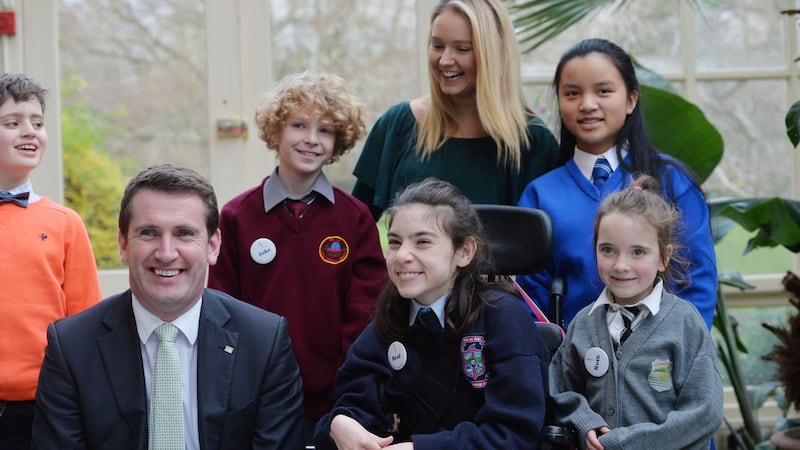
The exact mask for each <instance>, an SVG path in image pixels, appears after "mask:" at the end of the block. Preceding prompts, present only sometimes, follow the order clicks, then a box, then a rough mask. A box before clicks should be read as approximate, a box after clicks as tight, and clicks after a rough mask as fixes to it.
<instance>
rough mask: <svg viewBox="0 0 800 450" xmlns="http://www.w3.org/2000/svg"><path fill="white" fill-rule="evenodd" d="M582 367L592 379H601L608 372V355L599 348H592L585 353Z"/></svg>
mask: <svg viewBox="0 0 800 450" xmlns="http://www.w3.org/2000/svg"><path fill="white" fill-rule="evenodd" d="M583 365H584V366H586V371H587V372H589V374H590V375H592V376H593V377H602V376H603V375H605V374H606V372H607V371H608V354H606V352H605V350H603V349H602V348H600V347H592V348H590V349H589V350H587V351H586V356H584V357H583Z"/></svg>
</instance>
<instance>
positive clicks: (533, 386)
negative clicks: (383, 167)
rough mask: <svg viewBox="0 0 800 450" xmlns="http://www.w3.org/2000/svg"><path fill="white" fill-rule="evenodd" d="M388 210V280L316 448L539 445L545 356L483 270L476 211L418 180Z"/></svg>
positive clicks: (527, 324)
mask: <svg viewBox="0 0 800 450" xmlns="http://www.w3.org/2000/svg"><path fill="white" fill-rule="evenodd" d="M387 214H388V219H389V231H388V241H389V249H388V252H387V255H386V267H387V269H388V273H389V278H390V282H389V283H387V286H386V288H385V290H384V291H383V292H382V293H381V295H380V296H379V297H378V300H377V308H376V312H375V319H374V321H373V322H372V323H370V325H368V326H367V328H366V329H365V330H364V332H363V333H362V334H361V335H360V336H359V337H358V339H357V340H356V341H355V343H354V344H353V345H352V347H350V351H349V353H348V355H347V359H346V360H345V362H344V364H343V366H342V367H341V368H340V369H339V372H338V374H337V376H336V382H335V391H336V403H335V405H334V408H333V410H332V411H331V412H330V413H329V414H328V415H326V416H324V417H323V418H322V419H320V421H319V422H318V424H317V428H316V431H315V435H314V444H315V445H316V448H317V449H318V450H324V449H333V448H339V449H379V448H390V449H417V450H420V449H440V448H458V449H465V450H468V449H487V448H492V449H521V448H538V436H539V433H540V432H541V429H542V425H543V422H544V416H545V399H546V393H547V364H548V360H549V355H548V352H547V349H546V346H545V343H544V341H543V340H542V338H541V336H540V335H539V334H538V332H537V331H536V327H535V324H534V322H533V320H532V319H531V317H530V315H529V314H528V313H527V312H526V310H525V307H524V306H523V304H522V302H521V301H520V300H519V298H518V297H516V296H515V295H514V294H512V292H513V291H512V290H509V287H508V286H507V285H506V284H496V283H490V282H487V281H485V278H484V277H482V276H481V274H485V273H488V254H487V251H488V250H487V245H486V242H484V240H483V237H482V232H481V225H480V221H479V220H478V215H477V213H476V212H475V209H474V208H473V207H472V205H471V204H470V202H469V200H468V199H467V198H466V197H464V196H463V195H462V194H461V193H460V192H459V191H458V190H457V189H456V188H455V187H454V186H453V185H451V184H449V183H447V182H444V181H441V180H437V179H433V178H427V179H425V180H423V181H421V182H418V183H415V184H412V185H410V186H409V187H408V188H406V189H405V190H404V191H403V192H402V193H401V194H399V196H398V197H397V200H396V201H395V204H394V206H393V207H391V208H390V209H389V210H388V211H387Z"/></svg>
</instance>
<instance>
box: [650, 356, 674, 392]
mask: <svg viewBox="0 0 800 450" xmlns="http://www.w3.org/2000/svg"><path fill="white" fill-rule="evenodd" d="M647 382H648V383H649V384H650V387H651V388H653V389H655V391H656V392H664V391H668V390H670V389H671V388H672V361H670V360H668V359H656V360H654V361H653V362H652V363H651V364H650V374H649V375H648V376H647Z"/></svg>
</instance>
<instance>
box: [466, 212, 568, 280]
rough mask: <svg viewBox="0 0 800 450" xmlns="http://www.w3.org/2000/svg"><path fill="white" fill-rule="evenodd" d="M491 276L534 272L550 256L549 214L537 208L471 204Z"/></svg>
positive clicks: (544, 264)
mask: <svg viewBox="0 0 800 450" xmlns="http://www.w3.org/2000/svg"><path fill="white" fill-rule="evenodd" d="M475 209H476V210H477V211H478V216H479V217H480V220H481V224H483V228H484V234H485V235H486V239H487V240H488V241H489V252H490V253H491V255H492V259H493V260H494V266H495V272H494V274H495V275H517V274H529V273H535V272H538V271H540V270H542V269H544V268H545V266H546V265H547V261H548V260H549V259H550V245H551V240H552V235H553V230H552V225H551V223H550V216H548V215H547V213H545V212H544V211H542V210H540V209H532V208H523V207H519V206H506V205H475Z"/></svg>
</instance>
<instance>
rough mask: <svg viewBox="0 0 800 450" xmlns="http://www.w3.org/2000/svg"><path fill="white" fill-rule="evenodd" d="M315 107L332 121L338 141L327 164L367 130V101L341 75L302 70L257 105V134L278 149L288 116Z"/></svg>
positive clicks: (270, 145)
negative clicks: (351, 89)
mask: <svg viewBox="0 0 800 450" xmlns="http://www.w3.org/2000/svg"><path fill="white" fill-rule="evenodd" d="M306 110H308V111H313V112H316V113H319V114H320V115H321V116H322V117H325V118H327V119H330V120H331V121H332V122H333V127H334V131H335V133H336V141H335V143H334V145H333V156H332V157H331V160H330V161H328V164H330V163H333V162H336V161H337V160H338V159H339V157H340V156H342V155H344V154H345V153H347V152H348V151H349V150H350V149H352V148H353V147H354V146H355V144H356V142H357V141H358V140H359V139H361V138H362V137H364V135H365V134H366V126H365V125H364V104H363V103H362V102H361V101H360V100H358V99H357V98H356V97H355V96H354V95H353V94H351V93H350V89H349V88H348V86H347V83H346V82H345V81H344V79H342V78H341V77H339V76H337V75H332V74H317V73H311V72H303V73H298V74H292V75H287V76H286V77H284V78H283V79H282V80H281V81H280V82H278V85H277V86H275V88H274V89H273V90H272V91H271V92H270V93H269V94H268V96H267V98H266V99H265V100H264V102H263V103H262V104H261V106H259V107H258V108H257V109H256V126H258V129H259V134H258V137H259V138H261V140H263V141H264V142H266V143H267V148H270V149H272V150H278V143H279V142H280V139H281V132H282V131H283V128H284V127H285V126H286V120H287V119H288V117H289V116H290V115H291V114H293V113H295V112H298V111H306Z"/></svg>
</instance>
